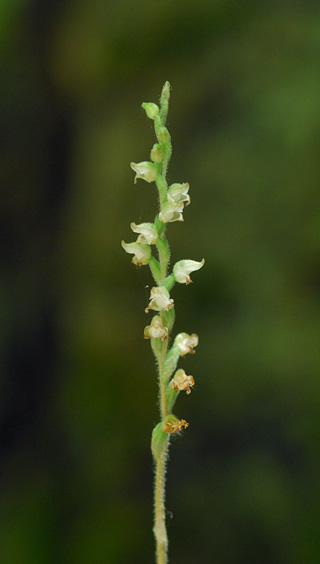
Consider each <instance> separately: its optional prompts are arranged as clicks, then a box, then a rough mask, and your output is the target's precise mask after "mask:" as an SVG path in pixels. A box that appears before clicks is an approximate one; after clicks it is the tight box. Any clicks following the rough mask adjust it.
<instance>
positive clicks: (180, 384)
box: [170, 368, 194, 395]
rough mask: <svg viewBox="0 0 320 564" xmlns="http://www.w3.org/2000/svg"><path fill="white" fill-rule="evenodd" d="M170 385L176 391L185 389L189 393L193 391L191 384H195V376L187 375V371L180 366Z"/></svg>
mask: <svg viewBox="0 0 320 564" xmlns="http://www.w3.org/2000/svg"><path fill="white" fill-rule="evenodd" d="M170 386H171V388H173V389H174V391H175V392H179V391H184V390H185V391H186V392H187V394H188V395H189V394H190V393H191V389H190V386H194V378H193V376H187V374H186V373H185V371H184V370H182V368H180V369H179V370H177V372H176V373H175V375H174V377H173V378H172V380H171V382H170Z"/></svg>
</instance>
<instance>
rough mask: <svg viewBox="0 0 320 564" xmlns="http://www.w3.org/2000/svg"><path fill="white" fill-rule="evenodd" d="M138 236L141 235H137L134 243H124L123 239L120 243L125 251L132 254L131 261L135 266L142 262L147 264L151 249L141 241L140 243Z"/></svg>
mask: <svg viewBox="0 0 320 564" xmlns="http://www.w3.org/2000/svg"><path fill="white" fill-rule="evenodd" d="M140 237H141V236H140V235H139V237H138V239H137V241H136V242H135V243H125V242H124V241H121V245H122V247H123V248H124V250H125V251H126V253H130V254H131V255H134V257H133V258H132V262H133V264H136V265H137V266H141V265H142V264H148V262H149V260H150V258H151V249H150V247H149V245H147V244H146V243H143V242H142V243H141V242H140V241H141V239H140ZM143 240H144V239H143Z"/></svg>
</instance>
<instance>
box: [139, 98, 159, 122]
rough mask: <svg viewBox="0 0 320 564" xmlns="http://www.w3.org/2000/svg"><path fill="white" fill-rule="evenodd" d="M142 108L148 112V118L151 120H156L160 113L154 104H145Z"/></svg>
mask: <svg viewBox="0 0 320 564" xmlns="http://www.w3.org/2000/svg"><path fill="white" fill-rule="evenodd" d="M141 106H142V107H143V109H144V111H145V112H146V114H147V116H148V118H150V119H155V117H156V116H157V115H158V113H159V108H158V106H157V104H153V102H143V104H141Z"/></svg>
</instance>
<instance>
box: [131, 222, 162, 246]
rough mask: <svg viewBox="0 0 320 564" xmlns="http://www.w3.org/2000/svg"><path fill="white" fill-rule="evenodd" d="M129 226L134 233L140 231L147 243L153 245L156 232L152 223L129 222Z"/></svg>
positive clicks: (156, 236)
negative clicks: (137, 223)
mask: <svg viewBox="0 0 320 564" xmlns="http://www.w3.org/2000/svg"><path fill="white" fill-rule="evenodd" d="M130 227H131V229H132V231H133V232H134V233H141V235H143V237H144V238H145V241H146V242H147V244H148V245H153V244H154V243H156V242H157V240H158V233H157V231H156V228H155V226H154V224H153V223H139V225H136V224H135V223H130Z"/></svg>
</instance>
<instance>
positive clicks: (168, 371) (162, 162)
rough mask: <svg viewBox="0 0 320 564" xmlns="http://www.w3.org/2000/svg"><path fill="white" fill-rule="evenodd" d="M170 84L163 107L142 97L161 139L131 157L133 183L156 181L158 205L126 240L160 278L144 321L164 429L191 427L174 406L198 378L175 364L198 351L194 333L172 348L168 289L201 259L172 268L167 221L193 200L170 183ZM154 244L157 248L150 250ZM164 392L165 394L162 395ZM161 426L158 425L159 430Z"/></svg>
mask: <svg viewBox="0 0 320 564" xmlns="http://www.w3.org/2000/svg"><path fill="white" fill-rule="evenodd" d="M169 97H170V84H169V83H168V82H166V83H165V85H164V87H163V90H162V95H161V99H160V107H159V106H158V105H157V104H154V103H152V102H150V103H143V104H142V108H143V109H144V110H145V112H146V115H147V117H148V118H149V119H151V120H153V121H154V128H155V134H156V138H157V142H156V143H155V144H154V145H153V147H152V149H151V153H150V161H143V162H140V163H131V164H130V166H131V168H132V170H133V171H134V172H135V177H134V183H136V182H137V180H138V179H142V180H145V181H146V182H148V183H153V182H154V183H155V185H156V187H157V189H158V195H159V198H158V200H159V210H158V213H157V215H156V218H155V221H154V222H153V223H152V222H151V221H149V222H145V223H140V224H136V223H134V222H132V223H131V224H130V227H131V229H132V231H133V232H134V233H136V234H137V235H138V236H137V239H136V241H134V242H132V243H125V242H124V241H122V243H121V244H122V246H123V248H124V250H125V251H126V252H127V253H129V254H132V255H133V258H132V262H133V263H134V264H135V265H136V266H143V265H149V267H150V270H151V273H152V276H153V278H154V281H155V283H156V285H155V286H153V287H152V288H151V291H150V298H149V303H148V305H147V307H146V308H145V311H146V313H148V312H150V311H154V312H156V315H154V317H153V318H152V320H151V322H150V324H149V325H147V326H146V327H145V330H144V337H145V339H150V340H151V345H152V350H153V352H154V354H155V356H156V360H157V363H158V367H159V380H160V393H161V394H162V396H161V414H162V423H161V430H162V432H164V433H174V432H176V431H179V430H181V429H182V428H184V427H187V425H188V423H187V422H186V421H185V420H184V419H181V420H180V419H178V418H176V416H175V415H173V414H172V412H171V410H172V408H173V405H174V403H175V399H176V397H177V395H178V394H179V392H180V391H185V392H186V393H187V394H190V392H191V388H192V387H193V386H194V378H193V376H191V375H189V376H188V375H187V374H186V373H185V371H184V370H183V369H181V368H180V369H178V370H176V367H177V363H178V360H179V357H183V356H184V355H186V354H187V353H194V352H195V351H194V347H196V346H197V345H198V336H197V335H196V334H194V333H193V334H192V335H189V334H188V333H180V334H178V335H177V336H176V338H175V339H174V342H173V345H172V347H171V349H170V350H169V351H168V341H169V337H170V332H171V329H172V326H173V322H174V300H173V298H172V297H171V295H170V291H171V290H172V287H173V286H174V284H175V283H176V282H178V283H180V284H189V283H190V282H191V277H190V274H191V273H192V272H195V271H196V270H199V269H200V268H201V267H202V266H203V264H204V259H202V260H201V261H196V260H191V259H183V260H180V261H178V262H176V263H175V264H174V266H173V269H172V272H171V273H168V267H169V260H170V249H169V244H168V240H167V237H166V224H167V223H172V222H175V221H183V212H184V207H185V206H188V205H189V204H190V195H189V188H190V187H189V184H188V183H187V182H182V183H174V184H171V185H170V186H168V184H167V180H166V172H167V167H168V162H169V159H170V156H171V136H170V133H169V131H168V129H167V127H166V125H165V123H166V117H167V112H168V106H169ZM153 249H155V251H156V252H155V253H153V252H152V250H153ZM164 394H165V397H164ZM159 432H160V429H159V430H158V431H157V434H156V435H157V436H159Z"/></svg>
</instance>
